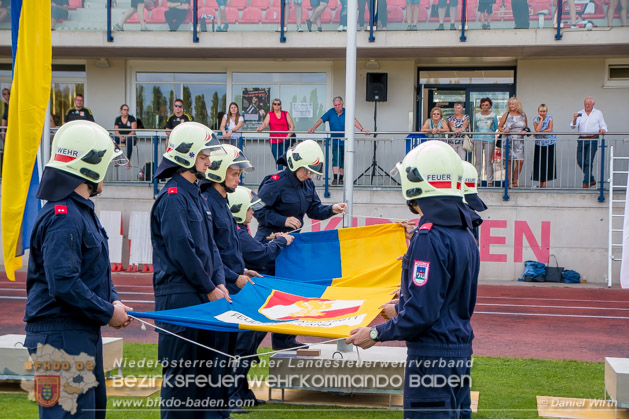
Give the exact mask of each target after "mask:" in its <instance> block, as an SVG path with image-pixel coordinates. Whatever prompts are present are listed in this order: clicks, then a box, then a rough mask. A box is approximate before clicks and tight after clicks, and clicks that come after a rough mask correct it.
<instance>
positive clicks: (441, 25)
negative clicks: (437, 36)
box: [435, 23, 443, 31]
mask: <svg viewBox="0 0 629 419" xmlns="http://www.w3.org/2000/svg"><path fill="white" fill-rule="evenodd" d="M435 30H436V31H442V30H443V23H440V24H439V26H437V29H435Z"/></svg>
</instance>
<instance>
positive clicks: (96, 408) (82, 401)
mask: <svg viewBox="0 0 629 419" xmlns="http://www.w3.org/2000/svg"><path fill="white" fill-rule="evenodd" d="M37 344H42V345H44V344H48V345H50V346H52V347H54V348H57V349H62V350H63V351H65V352H66V353H67V354H68V355H79V354H81V353H82V352H84V353H85V354H87V355H88V356H91V357H94V362H95V365H94V370H93V371H92V373H93V374H94V376H95V378H96V383H97V384H96V386H95V387H91V388H90V389H89V390H87V391H86V392H85V393H82V394H79V395H78V396H77V399H76V404H77V406H76V412H75V414H74V415H72V414H71V413H70V412H69V411H67V410H65V409H64V408H63V407H61V405H60V404H59V403H57V404H56V405H54V406H52V407H41V406H39V417H40V418H55V419H56V418H77V417H79V418H104V417H105V413H106V412H105V409H106V408H107V392H106V388H105V373H104V371H103V342H102V340H101V336H100V330H96V331H86V330H62V331H45V332H26V340H25V341H24V346H25V347H26V349H28V352H29V354H31V355H33V354H34V353H36V351H37ZM51 361H55V359H51ZM59 361H63V360H62V359H59ZM46 375H54V374H46ZM68 384H70V385H71V384H72V383H68ZM63 387H64V382H61V389H59V390H60V391H61V392H63V391H64V390H63ZM66 396H67V393H66ZM7 414H8V413H7Z"/></svg>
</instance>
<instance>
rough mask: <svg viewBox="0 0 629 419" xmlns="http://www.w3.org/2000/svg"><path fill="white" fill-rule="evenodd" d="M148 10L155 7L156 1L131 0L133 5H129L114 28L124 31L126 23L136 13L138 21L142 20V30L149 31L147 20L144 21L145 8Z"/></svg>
mask: <svg viewBox="0 0 629 419" xmlns="http://www.w3.org/2000/svg"><path fill="white" fill-rule="evenodd" d="M145 7H146V9H147V10H152V9H153V8H154V7H155V2H154V1H153V0H131V7H129V8H128V9H127V10H126V11H125V12H124V14H123V15H122V17H121V18H120V20H119V21H118V23H116V24H115V25H114V30H116V31H124V24H125V22H126V21H127V20H129V18H130V17H131V16H133V14H134V13H137V15H138V22H140V30H141V31H147V30H148V28H147V27H146V22H144V8H145Z"/></svg>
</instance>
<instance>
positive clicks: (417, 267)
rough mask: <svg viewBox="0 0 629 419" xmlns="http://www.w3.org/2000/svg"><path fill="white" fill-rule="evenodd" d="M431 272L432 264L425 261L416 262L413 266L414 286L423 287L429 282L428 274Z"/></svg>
mask: <svg viewBox="0 0 629 419" xmlns="http://www.w3.org/2000/svg"><path fill="white" fill-rule="evenodd" d="M429 271H430V262H425V261H423V260H415V263H414V265H413V284H415V285H417V286H418V287H423V286H424V285H426V283H427V282H428V273H429Z"/></svg>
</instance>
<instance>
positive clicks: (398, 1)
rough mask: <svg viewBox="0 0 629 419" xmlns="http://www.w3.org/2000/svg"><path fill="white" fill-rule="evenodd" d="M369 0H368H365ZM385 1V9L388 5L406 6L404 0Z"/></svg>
mask: <svg viewBox="0 0 629 419" xmlns="http://www.w3.org/2000/svg"><path fill="white" fill-rule="evenodd" d="M367 1H369V0H367ZM386 1H387V9H388V8H389V7H390V6H397V7H400V8H402V9H404V8H406V0H386Z"/></svg>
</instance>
